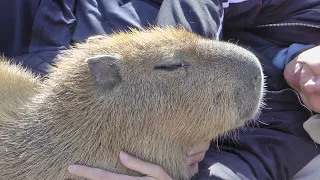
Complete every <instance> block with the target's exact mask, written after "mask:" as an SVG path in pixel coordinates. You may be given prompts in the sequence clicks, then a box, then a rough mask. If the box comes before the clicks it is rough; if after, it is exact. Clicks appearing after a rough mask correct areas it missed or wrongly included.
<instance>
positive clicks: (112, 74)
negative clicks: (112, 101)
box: [86, 54, 122, 90]
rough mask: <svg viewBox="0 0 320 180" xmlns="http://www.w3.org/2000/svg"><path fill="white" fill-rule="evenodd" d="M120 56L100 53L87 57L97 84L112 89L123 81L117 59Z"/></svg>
mask: <svg viewBox="0 0 320 180" xmlns="http://www.w3.org/2000/svg"><path fill="white" fill-rule="evenodd" d="M119 59H120V57H119V56H117V55H114V54H109V55H99V56H94V57H90V58H88V59H86V62H87V63H88V67H89V70H90V72H91V75H92V77H93V78H94V81H95V83H96V84H97V85H99V86H101V88H103V89H106V90H111V89H113V88H114V87H116V86H117V85H119V84H120V83H121V81H122V78H121V75H120V72H119V69H118V66H117V61H118V60H119Z"/></svg>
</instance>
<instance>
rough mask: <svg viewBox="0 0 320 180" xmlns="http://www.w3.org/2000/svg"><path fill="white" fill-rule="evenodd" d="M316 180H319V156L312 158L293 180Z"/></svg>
mask: <svg viewBox="0 0 320 180" xmlns="http://www.w3.org/2000/svg"><path fill="white" fill-rule="evenodd" d="M305 179H308V180H317V179H320V155H318V156H316V157H315V158H313V159H312V160H311V161H310V162H309V163H308V164H307V165H306V166H305V167H304V168H302V169H301V170H300V171H299V172H298V173H297V174H296V175H295V176H294V178H293V180H305Z"/></svg>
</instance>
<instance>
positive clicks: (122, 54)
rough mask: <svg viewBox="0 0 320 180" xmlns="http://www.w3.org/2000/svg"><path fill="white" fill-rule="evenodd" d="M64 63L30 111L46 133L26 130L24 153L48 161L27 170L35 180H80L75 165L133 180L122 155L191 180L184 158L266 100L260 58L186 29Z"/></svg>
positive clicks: (68, 55)
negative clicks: (51, 179) (72, 171)
mask: <svg viewBox="0 0 320 180" xmlns="http://www.w3.org/2000/svg"><path fill="white" fill-rule="evenodd" d="M61 59H62V60H61V61H60V62H58V63H57V68H56V69H54V71H53V73H52V74H50V75H49V76H48V80H46V81H45V83H44V85H43V87H42V93H40V94H39V95H37V96H36V97H35V98H34V100H33V102H31V103H30V104H29V107H32V109H33V110H32V112H28V113H29V115H28V117H30V116H37V120H39V119H41V123H40V124H41V126H39V125H36V124H37V123H38V124H39V122H38V121H35V120H34V123H29V124H30V125H28V126H26V128H25V131H28V132H29V133H28V134H31V139H32V140H30V144H28V149H27V150H23V152H25V151H28V153H30V154H32V155H31V156H40V155H37V153H40V154H44V153H48V154H46V155H42V156H41V157H42V158H33V159H37V161H35V162H34V164H38V165H34V164H32V163H29V164H28V167H27V168H28V169H29V171H28V173H27V174H28V177H30V176H33V175H32V173H34V174H37V175H38V176H34V177H33V178H36V179H37V177H41V178H40V179H45V178H48V177H49V176H50V175H48V174H51V176H50V177H54V179H57V178H58V179H64V178H71V177H72V178H75V177H74V176H70V174H68V173H67V172H66V169H67V166H68V165H70V164H74V163H80V164H85V165H88V166H94V167H99V168H103V169H106V170H109V171H112V172H118V173H124V174H132V175H136V173H134V172H132V171H130V170H127V169H126V168H124V167H123V166H122V165H121V163H120V162H119V160H118V159H119V152H120V151H121V150H123V151H125V152H127V153H129V154H132V155H134V156H136V157H139V158H141V159H143V160H145V161H149V162H152V163H155V164H158V165H160V166H161V167H163V169H164V170H165V171H166V172H167V173H168V174H169V175H170V176H172V178H173V179H188V178H190V176H191V174H190V172H189V167H188V165H187V162H186V153H187V150H188V149H190V148H191V147H193V146H195V145H197V144H199V143H201V142H203V141H205V140H210V139H212V138H215V137H217V136H218V135H221V134H223V133H225V132H227V131H229V130H231V129H234V128H237V127H240V126H242V125H243V124H244V123H245V122H246V121H247V120H249V119H252V118H254V117H255V116H256V114H257V113H258V111H259V107H260V104H261V100H262V96H263V74H262V68H261V65H260V63H259V61H258V59H257V58H256V57H255V56H254V55H253V54H251V53H250V52H248V51H247V50H245V49H243V48H240V47H238V46H236V45H232V44H229V43H225V42H220V41H215V40H210V39H205V38H202V37H200V36H197V35H195V34H193V33H191V32H188V31H186V30H184V29H182V28H151V29H148V30H146V31H143V32H140V31H136V30H132V31H131V32H119V33H115V34H113V35H110V36H96V37H92V38H89V39H88V40H87V41H86V42H85V43H81V44H77V45H76V46H75V47H73V48H72V49H70V50H68V51H66V52H65V53H63V54H61ZM30 109H31V108H29V110H28V111H30ZM39 116H40V117H41V118H40V117H39ZM28 121H29V122H30V121H33V120H32V119H30V118H29V119H28ZM36 122H37V123H36ZM38 129H42V130H38ZM44 129H45V130H44ZM30 131H39V132H38V133H35V132H30ZM40 131H41V132H40ZM16 138H17V137H16ZM20 138H23V136H21V137H20ZM37 143H42V145H41V146H39V145H37ZM32 144H34V145H32ZM44 144H50V145H47V146H45V145H44ZM31 147H34V148H31ZM39 149H40V150H39ZM39 159H41V160H39ZM39 161H40V162H39ZM53 162H54V163H55V165H52V163H53ZM23 163H26V162H25V161H23ZM29 166H31V167H32V168H30V167H29ZM44 167H45V168H47V169H48V171H47V172H50V173H47V174H44V173H41V171H43V169H45V168H44ZM37 168H38V170H34V169H37ZM31 179H32V178H31ZM48 179H49V178H48Z"/></svg>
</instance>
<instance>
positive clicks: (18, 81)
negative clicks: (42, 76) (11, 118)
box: [0, 56, 40, 122]
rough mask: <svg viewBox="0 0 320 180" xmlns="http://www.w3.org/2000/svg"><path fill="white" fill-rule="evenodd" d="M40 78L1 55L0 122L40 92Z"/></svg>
mask: <svg viewBox="0 0 320 180" xmlns="http://www.w3.org/2000/svg"><path fill="white" fill-rule="evenodd" d="M39 85H40V84H39V78H38V77H35V76H34V75H33V74H32V73H30V72H29V71H27V70H26V69H24V68H22V66H21V65H20V64H15V63H13V62H12V61H11V60H9V59H6V58H4V57H3V56H0V122H1V120H2V119H4V116H5V115H7V114H8V113H9V112H10V111H12V110H14V109H17V108H18V107H20V106H21V105H23V104H24V102H26V101H28V100H29V99H30V98H31V97H33V96H34V95H35V94H36V93H37V92H38V87H39Z"/></svg>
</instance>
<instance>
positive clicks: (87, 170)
mask: <svg viewBox="0 0 320 180" xmlns="http://www.w3.org/2000/svg"><path fill="white" fill-rule="evenodd" d="M68 171H69V172H70V173H71V174H74V175H76V176H79V177H84V178H87V179H90V180H109V179H121V180H141V178H140V177H131V176H127V175H122V174H115V173H111V172H108V171H104V170H102V169H98V168H91V167H87V166H82V165H71V166H69V167H68Z"/></svg>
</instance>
